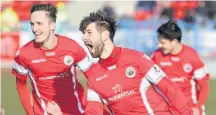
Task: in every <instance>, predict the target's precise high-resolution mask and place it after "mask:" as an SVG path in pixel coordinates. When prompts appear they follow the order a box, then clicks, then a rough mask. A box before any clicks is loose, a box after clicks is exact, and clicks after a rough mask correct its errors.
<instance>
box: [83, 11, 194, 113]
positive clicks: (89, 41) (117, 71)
mask: <svg viewBox="0 0 216 115" xmlns="http://www.w3.org/2000/svg"><path fill="white" fill-rule="evenodd" d="M80 31H82V32H83V38H82V40H83V41H84V43H85V45H86V46H87V48H88V50H89V51H90V53H91V55H92V56H93V57H98V58H100V60H99V63H100V64H101V66H98V68H97V69H98V71H97V72H95V73H94V74H92V75H91V76H89V78H88V90H87V92H88V93H87V101H88V102H87V105H86V109H85V115H102V113H103V104H107V106H108V108H109V110H110V111H111V113H112V114H115V115H172V113H171V111H170V110H169V106H170V105H172V106H174V107H175V108H176V113H179V114H182V115H192V114H193V111H192V109H191V108H190V107H189V105H188V103H187V101H186V99H185V97H184V95H183V93H182V92H181V90H180V89H179V88H178V87H177V86H176V85H175V84H173V82H172V81H170V80H169V79H168V77H167V75H166V74H165V73H164V72H163V71H162V70H161V69H160V67H158V66H157V65H156V64H155V63H154V62H153V61H152V60H151V59H150V58H149V57H148V56H146V55H145V54H143V53H142V52H138V51H134V50H130V49H126V48H121V47H117V46H115V45H114V43H113V38H114V35H115V31H116V20H115V18H114V17H112V16H110V15H108V14H107V13H106V12H102V11H100V10H99V11H97V12H92V13H90V15H89V16H87V17H84V18H83V20H82V21H81V23H80ZM194 114H195V113H194Z"/></svg>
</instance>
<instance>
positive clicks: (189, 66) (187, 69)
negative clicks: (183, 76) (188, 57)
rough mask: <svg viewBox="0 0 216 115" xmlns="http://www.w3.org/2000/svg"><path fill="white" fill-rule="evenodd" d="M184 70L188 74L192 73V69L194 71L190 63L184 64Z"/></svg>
mask: <svg viewBox="0 0 216 115" xmlns="http://www.w3.org/2000/svg"><path fill="white" fill-rule="evenodd" d="M183 68H184V71H185V72H187V73H190V72H191V71H192V69H193V67H192V66H191V64H189V63H186V64H184V67H183Z"/></svg>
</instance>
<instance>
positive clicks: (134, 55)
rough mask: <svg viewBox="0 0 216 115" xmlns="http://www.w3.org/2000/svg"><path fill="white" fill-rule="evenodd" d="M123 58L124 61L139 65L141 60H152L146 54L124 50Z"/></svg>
mask: <svg viewBox="0 0 216 115" xmlns="http://www.w3.org/2000/svg"><path fill="white" fill-rule="evenodd" d="M122 57H123V58H124V60H128V61H130V62H134V63H139V61H140V60H145V61H149V60H151V58H150V57H149V56H147V55H146V54H145V53H144V52H140V51H136V50H132V49H127V48H122Z"/></svg>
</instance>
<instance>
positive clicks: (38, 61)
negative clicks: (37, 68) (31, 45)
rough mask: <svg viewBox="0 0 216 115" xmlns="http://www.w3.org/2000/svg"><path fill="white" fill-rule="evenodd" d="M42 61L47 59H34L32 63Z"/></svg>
mask: <svg viewBox="0 0 216 115" xmlns="http://www.w3.org/2000/svg"><path fill="white" fill-rule="evenodd" d="M41 62H46V59H44V58H41V59H37V60H32V63H41Z"/></svg>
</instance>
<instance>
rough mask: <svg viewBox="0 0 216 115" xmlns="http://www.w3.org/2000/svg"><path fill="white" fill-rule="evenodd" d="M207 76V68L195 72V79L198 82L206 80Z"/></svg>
mask: <svg viewBox="0 0 216 115" xmlns="http://www.w3.org/2000/svg"><path fill="white" fill-rule="evenodd" d="M206 74H207V69H206V67H205V66H204V67H202V68H199V69H197V70H195V71H194V77H195V79H197V80H200V79H202V78H204V77H205V76H206Z"/></svg>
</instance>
